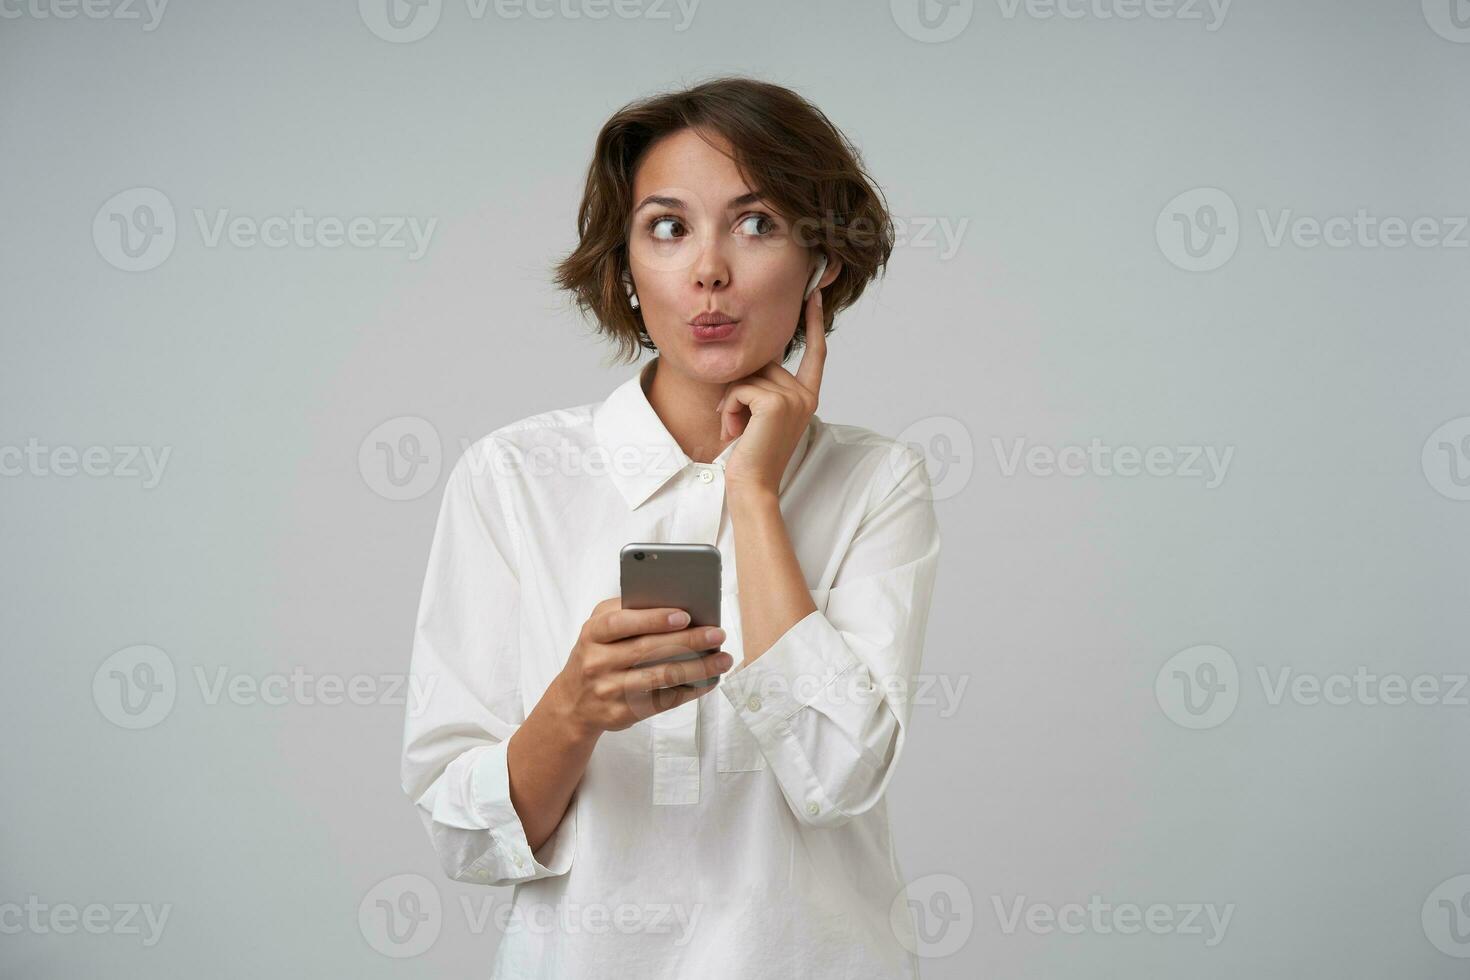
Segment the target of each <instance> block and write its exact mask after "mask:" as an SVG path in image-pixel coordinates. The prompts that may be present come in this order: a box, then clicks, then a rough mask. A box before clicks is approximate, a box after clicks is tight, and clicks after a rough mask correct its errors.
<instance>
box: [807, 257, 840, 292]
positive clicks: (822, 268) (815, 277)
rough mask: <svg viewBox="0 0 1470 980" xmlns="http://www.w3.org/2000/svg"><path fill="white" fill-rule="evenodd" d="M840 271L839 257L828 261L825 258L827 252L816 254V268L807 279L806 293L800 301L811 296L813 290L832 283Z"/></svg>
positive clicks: (824, 287)
mask: <svg viewBox="0 0 1470 980" xmlns="http://www.w3.org/2000/svg"><path fill="white" fill-rule="evenodd" d="M841 272H842V260H841V259H831V260H830V261H829V260H828V258H827V253H825V252H822V253H819V254H818V256H817V264H816V268H815V270H813V272H812V277H811V279H809V280H807V284H806V293H805V294H804V295H803V296H802V297H801V298H802V302H805V301H806V300H807V299H809V298H810V297H811V295H812V291H813V290H815V289H826V288H827V287H828V286H830V285H832V283H833V282H835V281H836V280H837V276H838V275H839V274H840V273H841Z"/></svg>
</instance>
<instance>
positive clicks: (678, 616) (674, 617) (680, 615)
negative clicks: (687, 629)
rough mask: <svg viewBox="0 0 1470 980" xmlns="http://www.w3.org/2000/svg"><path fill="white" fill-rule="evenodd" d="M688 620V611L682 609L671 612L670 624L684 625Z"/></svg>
mask: <svg viewBox="0 0 1470 980" xmlns="http://www.w3.org/2000/svg"><path fill="white" fill-rule="evenodd" d="M687 622H689V614H688V613H687V612H684V611H683V610H680V611H679V612H675V613H669V625H670V626H683V625H684V624H685V623H687Z"/></svg>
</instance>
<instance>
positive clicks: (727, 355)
mask: <svg viewBox="0 0 1470 980" xmlns="http://www.w3.org/2000/svg"><path fill="white" fill-rule="evenodd" d="M684 363H685V364H686V365H687V366H688V373H689V374H690V375H692V376H693V377H696V378H698V379H699V380H701V381H705V382H708V383H710V384H728V383H729V382H731V381H734V380H735V379H737V378H743V377H745V376H746V375H747V374H750V373H751V372H752V371H755V370H756V369H758V368H759V367H760V366H761V360H760V357H759V355H758V354H757V353H755V352H753V351H751V350H749V349H748V348H746V347H745V346H744V345H743V344H702V343H696V344H694V345H693V346H692V349H690V350H687V351H686V352H685V356H684Z"/></svg>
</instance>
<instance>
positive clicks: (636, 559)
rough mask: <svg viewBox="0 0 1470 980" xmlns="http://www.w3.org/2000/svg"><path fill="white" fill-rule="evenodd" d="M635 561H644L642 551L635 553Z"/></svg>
mask: <svg viewBox="0 0 1470 980" xmlns="http://www.w3.org/2000/svg"><path fill="white" fill-rule="evenodd" d="M633 560H634V561H642V560H643V552H641V551H635V552H633Z"/></svg>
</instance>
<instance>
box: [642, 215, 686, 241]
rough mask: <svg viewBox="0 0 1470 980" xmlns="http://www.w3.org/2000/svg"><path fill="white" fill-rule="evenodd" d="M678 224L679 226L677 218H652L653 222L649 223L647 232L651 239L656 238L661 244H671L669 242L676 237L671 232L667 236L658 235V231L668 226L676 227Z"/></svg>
mask: <svg viewBox="0 0 1470 980" xmlns="http://www.w3.org/2000/svg"><path fill="white" fill-rule="evenodd" d="M678 224H679V219H678V218H670V217H662V218H654V219H653V221H652V222H650V223H649V225H648V230H649V231H650V232H651V233H652V234H653V237H654V238H656V239H658V240H659V241H661V242H671V241H673V240H674V238H675V237H676V236H675V235H674V234H673V233H672V232H670V233H668V234H660V233H659V229H660V228H663V227H665V226H668V225H678Z"/></svg>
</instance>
